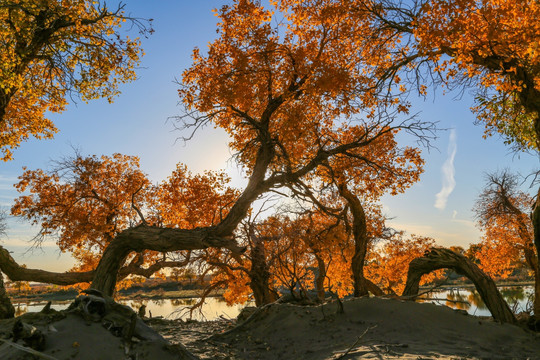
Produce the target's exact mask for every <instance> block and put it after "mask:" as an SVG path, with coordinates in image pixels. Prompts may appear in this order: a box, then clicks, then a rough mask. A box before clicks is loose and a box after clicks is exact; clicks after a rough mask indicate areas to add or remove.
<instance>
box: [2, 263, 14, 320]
mask: <svg viewBox="0 0 540 360" xmlns="http://www.w3.org/2000/svg"><path fill="white" fill-rule="evenodd" d="M14 316H15V308H14V307H13V304H11V301H10V300H9V296H8V294H7V292H6V288H5V287H4V276H3V275H2V273H0V319H10V318H12V317H14Z"/></svg>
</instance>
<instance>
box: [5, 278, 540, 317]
mask: <svg viewBox="0 0 540 360" xmlns="http://www.w3.org/2000/svg"><path fill="white" fill-rule="evenodd" d="M499 291H500V292H501V294H502V295H503V297H504V299H505V300H506V301H507V302H508V305H509V306H510V308H511V309H512V310H513V311H514V312H515V313H519V312H521V311H526V310H528V306H529V305H530V304H529V302H530V298H531V295H532V293H533V288H532V286H528V287H517V286H514V287H503V288H499ZM424 298H427V300H425V301H429V302H432V303H436V304H440V305H446V306H449V307H452V308H454V309H461V310H466V311H467V312H468V313H469V314H472V315H478V316H490V313H489V310H488V309H487V307H486V305H485V304H484V302H483V301H482V298H481V297H480V294H479V293H478V292H477V291H476V290H475V289H463V288H453V289H447V290H440V291H434V292H431V293H428V294H426V295H424ZM198 301H199V298H184V299H151V300H146V299H145V300H142V299H135V300H123V301H120V303H122V304H124V305H128V306H130V307H131V308H133V309H134V310H135V311H138V310H139V308H140V307H141V306H143V305H145V306H146V315H147V316H150V314H151V316H152V317H156V316H162V317H164V318H168V319H178V318H181V319H184V320H185V319H188V318H190V316H191V318H192V319H194V320H215V319H218V318H220V317H224V318H231V319H232V318H235V317H236V316H238V314H239V313H240V310H242V308H243V307H244V306H246V305H251V304H243V305H233V306H228V305H227V304H226V303H225V301H224V300H223V299H222V298H215V297H213V298H207V299H206V301H205V302H204V304H203V305H202V306H201V307H200V308H199V309H198V310H197V311H194V312H192V313H191V314H190V311H189V309H188V308H189V307H191V306H193V305H195V304H196V303H197V302H198ZM70 303H71V302H70V301H63V302H53V304H52V308H53V309H56V310H62V309H65V308H67V307H68V306H69V304H70ZM45 304H46V302H39V303H14V304H13V305H14V306H15V314H16V315H17V316H18V315H21V314H24V313H25V312H28V311H31V312H38V311H40V310H41V309H43V307H44V306H45ZM528 304H529V305H528Z"/></svg>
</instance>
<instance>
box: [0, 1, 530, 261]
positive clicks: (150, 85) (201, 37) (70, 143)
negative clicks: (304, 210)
mask: <svg viewBox="0 0 540 360" xmlns="http://www.w3.org/2000/svg"><path fill="white" fill-rule="evenodd" d="M111 3H112V2H111ZM124 3H125V4H126V9H127V12H128V13H131V14H132V15H134V16H139V17H144V18H153V19H154V23H153V24H154V25H153V26H154V29H155V33H154V34H153V35H152V36H150V37H149V38H148V39H144V40H143V48H144V50H145V52H146V56H145V57H144V58H143V61H142V68H141V69H140V70H139V71H138V75H139V79H138V80H137V81H135V82H133V83H130V84H126V85H123V86H122V88H121V90H122V94H121V95H120V96H119V97H118V98H117V99H116V100H115V102H114V103H113V104H109V103H108V102H107V101H101V100H98V101H92V102H90V103H89V104H85V103H82V102H79V103H78V104H73V105H70V106H69V108H68V110H67V111H65V112H64V113H62V114H55V115H53V116H52V118H53V120H54V121H55V123H56V125H57V127H58V128H59V130H60V132H59V134H57V136H56V137H55V139H54V140H47V141H44V140H41V141H38V140H30V141H28V142H26V143H24V144H23V145H22V146H21V148H20V149H19V150H16V151H15V153H14V157H15V160H14V161H11V162H8V163H1V164H0V168H1V169H2V170H1V171H0V205H2V206H3V207H4V208H6V207H9V206H10V205H11V203H12V201H13V198H14V197H16V196H17V193H16V192H15V191H14V189H13V186H12V185H13V184H14V183H15V182H16V181H17V176H19V175H20V174H21V173H22V167H23V166H27V167H28V168H30V169H36V168H46V167H47V166H48V164H49V163H50V161H51V160H54V159H58V158H59V157H62V156H69V155H72V154H73V150H72V147H75V148H78V149H80V150H81V152H82V153H83V154H96V155H101V154H106V155H110V154H113V153H115V152H119V153H123V154H128V155H137V156H139V157H140V158H141V168H142V169H143V171H145V172H146V173H147V174H148V175H149V177H150V178H151V179H152V181H159V180H162V179H165V178H166V177H167V176H168V175H169V174H170V173H171V171H172V170H173V169H174V168H175V166H176V163H177V162H183V163H185V164H187V165H188V167H189V168H190V169H191V170H192V171H194V172H199V171H203V170H217V169H227V171H228V172H229V173H230V174H231V176H232V177H233V180H234V184H235V185H237V186H242V184H244V182H243V180H242V177H241V172H240V170H239V169H238V168H237V166H236V165H235V164H234V162H232V160H230V157H231V154H230V152H229V150H228V148H227V142H228V139H227V136H226V134H225V133H224V132H223V131H221V130H216V129H212V128H206V129H204V130H203V131H201V132H199V133H198V134H196V135H195V137H194V138H193V139H192V140H191V141H189V142H188V143H187V144H184V143H183V142H182V141H177V139H178V138H179V137H180V136H181V135H182V134H181V133H179V132H178V131H176V130H174V126H173V125H174V123H173V122H171V121H170V120H168V118H169V117H171V116H174V115H177V114H178V113H179V108H178V105H177V104H178V100H179V99H178V96H177V88H178V86H177V85H176V84H175V83H174V80H175V78H180V76H181V73H182V71H183V70H184V69H185V68H186V67H188V66H189V65H190V64H191V57H190V56H191V51H192V49H193V48H194V47H195V46H198V47H200V48H201V49H203V48H205V47H206V44H207V43H208V42H209V41H211V40H212V39H213V38H214V37H215V36H216V31H215V29H216V26H215V24H216V22H217V18H216V17H215V16H214V15H213V13H212V12H211V10H212V8H216V7H218V8H219V7H220V6H221V5H222V4H224V3H227V1H223V0H205V1H174V0H160V1H159V2H149V1H142V0H140V1H136V0H127V1H124ZM471 104H472V100H471V98H470V96H468V94H465V96H463V97H462V98H460V99H454V98H453V97H452V95H451V94H450V95H443V94H441V92H440V91H439V92H437V94H436V96H435V97H433V96H430V97H428V100H426V101H422V100H420V99H418V100H415V101H414V107H413V111H414V112H420V114H419V116H420V117H421V118H422V119H425V120H431V121H439V126H440V127H441V128H446V129H448V130H446V131H441V132H439V134H438V136H439V138H438V139H437V140H436V141H435V142H434V143H433V145H435V146H436V147H437V149H431V150H429V151H428V150H427V149H424V151H423V155H424V158H425V160H426V166H425V173H424V174H423V175H422V177H421V181H420V182H419V183H417V184H415V185H414V186H413V187H412V188H411V189H409V190H408V191H407V192H406V193H405V194H402V195H398V196H393V197H392V196H386V197H384V199H383V202H384V208H385V211H386V213H387V215H388V216H390V217H392V218H393V219H392V220H391V221H390V224H391V225H392V226H394V227H396V228H397V229H402V230H406V231H408V232H411V233H416V234H419V235H425V236H431V237H433V238H435V239H436V240H437V241H438V242H439V243H440V244H441V245H445V246H449V245H461V246H464V247H467V246H468V244H469V243H473V242H478V241H479V236H480V233H479V232H478V230H477V229H476V228H475V226H474V219H473V214H472V211H471V209H472V207H473V205H474V200H475V199H476V197H477V195H478V193H479V192H480V190H481V188H482V186H483V174H484V173H485V172H486V171H494V170H497V169H503V168H507V167H508V168H510V169H512V170H515V171H517V172H520V173H522V174H524V175H526V174H528V173H530V172H531V171H533V170H534V169H535V168H536V167H537V165H538V159H537V158H536V157H533V156H530V155H521V156H516V155H515V154H513V153H512V152H511V151H510V149H508V148H507V147H505V146H504V145H503V143H502V141H501V140H500V139H498V138H490V139H487V140H483V139H482V134H483V129H482V127H481V126H475V125H474V124H473V122H474V115H473V114H472V113H471V112H470V110H469V107H470V106H471ZM438 194H439V195H438ZM36 232H37V229H35V228H31V227H30V226H29V225H27V224H25V223H23V222H20V221H16V220H14V219H10V220H9V229H8V232H7V236H6V237H5V238H4V239H3V243H2V245H3V246H5V247H6V248H7V249H8V250H10V251H12V252H13V256H14V257H15V259H16V260H17V261H20V262H22V263H26V264H27V265H28V266H29V267H39V268H44V269H48V270H55V271H64V270H67V269H68V268H69V267H70V265H71V260H70V257H69V255H65V254H63V255H61V256H60V255H59V253H58V250H57V248H56V247H55V245H54V240H51V241H49V242H47V243H45V244H44V245H45V246H44V248H43V249H44V251H43V252H40V251H37V252H34V253H27V254H25V253H24V252H25V250H26V249H27V248H28V240H29V239H31V237H32V236H33V234H35V233H36Z"/></svg>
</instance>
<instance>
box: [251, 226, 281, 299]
mask: <svg viewBox="0 0 540 360" xmlns="http://www.w3.org/2000/svg"><path fill="white" fill-rule="evenodd" d="M252 240H253V249H252V251H251V269H250V270H249V278H250V280H251V281H250V284H249V286H250V287H251V290H253V297H254V298H255V305H256V306H263V305H266V304H270V303H273V302H274V301H276V300H277V294H276V292H275V291H274V290H273V288H272V286H271V285H270V271H269V270H268V264H267V263H266V251H265V248H264V242H263V240H262V239H260V238H258V237H256V236H253V237H252Z"/></svg>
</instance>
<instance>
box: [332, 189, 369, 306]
mask: <svg viewBox="0 0 540 360" xmlns="http://www.w3.org/2000/svg"><path fill="white" fill-rule="evenodd" d="M339 192H340V194H341V196H343V198H345V200H346V201H347V204H349V207H350V211H351V213H352V216H353V226H352V232H353V237H354V255H353V257H352V262H351V271H352V277H353V282H354V296H355V297H360V296H366V295H368V294H369V292H368V289H367V287H366V285H367V283H366V281H365V279H364V262H365V260H366V253H367V246H368V241H369V239H368V234H367V225H366V214H365V213H364V208H363V207H362V204H361V203H360V200H359V199H358V197H357V196H356V195H354V194H353V193H352V192H351V191H350V190H349V189H348V188H347V185H346V184H344V183H342V184H340V185H339Z"/></svg>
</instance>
